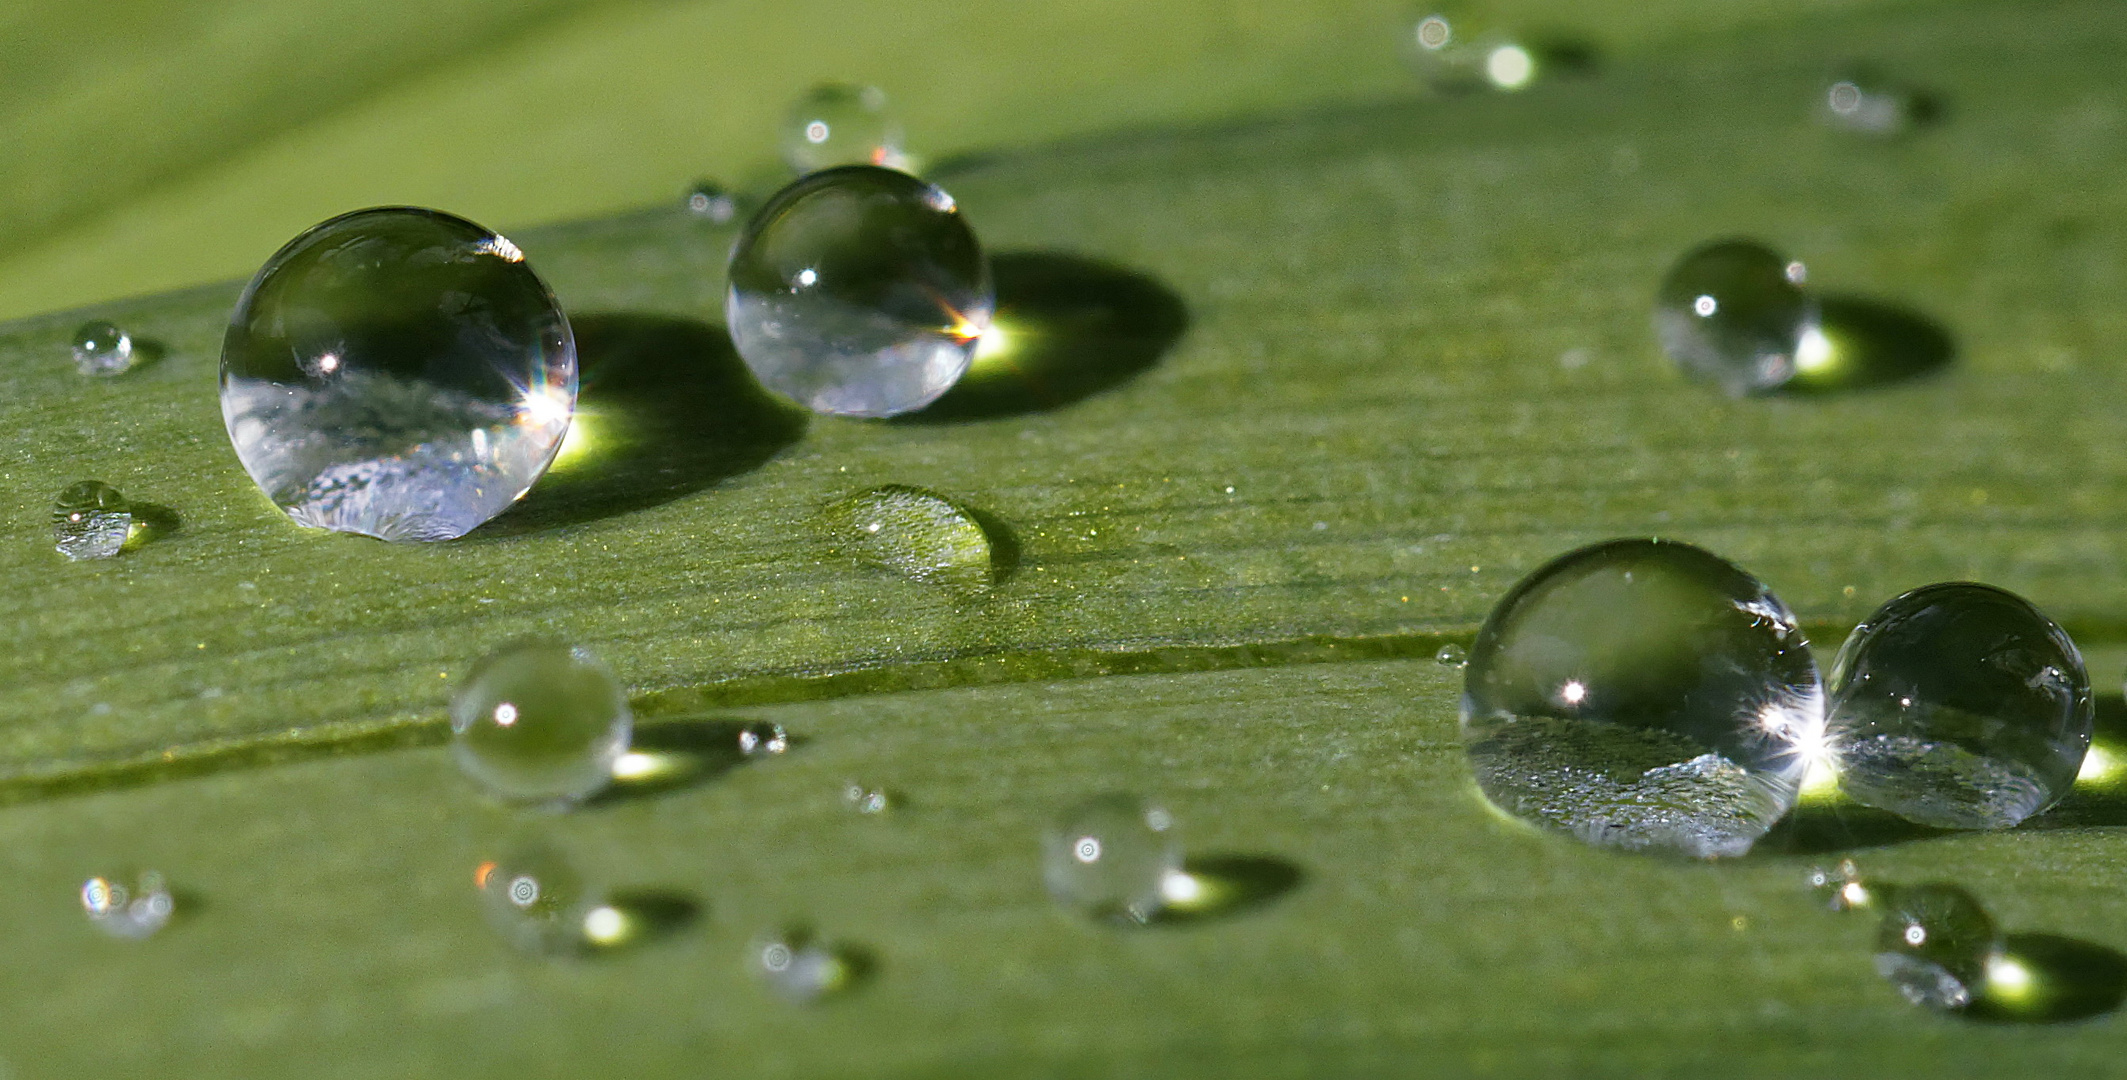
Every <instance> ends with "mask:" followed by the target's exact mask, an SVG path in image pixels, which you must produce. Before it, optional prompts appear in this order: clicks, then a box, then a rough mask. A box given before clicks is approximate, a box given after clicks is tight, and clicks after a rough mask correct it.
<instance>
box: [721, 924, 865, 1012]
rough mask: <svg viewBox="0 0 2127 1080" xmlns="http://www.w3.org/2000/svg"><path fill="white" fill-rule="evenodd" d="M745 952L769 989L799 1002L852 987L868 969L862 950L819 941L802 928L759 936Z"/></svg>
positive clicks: (862, 978) (816, 998)
mask: <svg viewBox="0 0 2127 1080" xmlns="http://www.w3.org/2000/svg"><path fill="white" fill-rule="evenodd" d="M746 955H747V959H748V966H750V967H752V969H753V971H754V973H755V974H756V975H759V976H760V977H761V979H762V981H764V982H766V983H767V984H768V987H769V989H771V990H774V991H775V992H776V993H777V994H778V995H780V996H782V997H784V998H786V999H788V1000H790V1001H793V1002H796V1003H798V1004H801V1005H802V1004H807V1003H810V1002H813V1001H818V1000H819V999H821V998H823V997H829V996H832V995H835V994H839V993H842V992H844V991H847V990H850V989H853V988H855V987H856V986H857V984H859V983H860V982H862V981H863V980H864V978H865V977H866V976H867V975H869V974H870V971H871V968H872V962H871V957H870V954H869V953H867V952H865V951H864V950H862V949H858V948H855V947H853V946H849V945H842V944H835V943H830V942H823V941H820V940H818V939H817V938H815V937H814V936H813V934H812V933H811V931H808V930H802V929H800V930H791V931H787V932H784V933H779V934H771V935H767V936H765V937H762V938H759V939H757V940H755V941H754V942H753V944H751V945H749V946H747V950H746Z"/></svg>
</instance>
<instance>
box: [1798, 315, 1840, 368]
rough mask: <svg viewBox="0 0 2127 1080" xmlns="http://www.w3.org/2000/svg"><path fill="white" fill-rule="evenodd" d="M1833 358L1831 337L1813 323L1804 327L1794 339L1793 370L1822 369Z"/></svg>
mask: <svg viewBox="0 0 2127 1080" xmlns="http://www.w3.org/2000/svg"><path fill="white" fill-rule="evenodd" d="M1833 358H1834V356H1833V351H1832V339H1831V338H1830V337H1827V336H1826V335H1825V333H1824V331H1823V330H1821V329H1818V328H1817V326H1816V325H1815V324H1811V325H1809V326H1806V327H1804V328H1803V329H1802V336H1801V337H1800V338H1798V339H1796V341H1795V370H1796V371H1802V372H1810V371H1822V370H1824V369H1825V368H1828V367H1830V366H1832V360H1833Z"/></svg>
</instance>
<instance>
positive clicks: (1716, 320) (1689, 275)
mask: <svg viewBox="0 0 2127 1080" xmlns="http://www.w3.org/2000/svg"><path fill="white" fill-rule="evenodd" d="M1804 278H1805V272H1804V270H1803V267H1802V264H1801V263H1798V262H1792V261H1789V260H1788V259H1785V258H1782V257H1781V256H1780V255H1778V254H1776V253H1775V252H1773V251H1772V249H1770V248H1767V247H1766V246H1765V245H1763V244H1760V243H1757V242H1756V241H1753V240H1717V241H1715V242H1713V243H1710V244H1705V245H1702V246H1700V247H1697V248H1694V249H1692V250H1691V251H1690V252H1689V253H1687V254H1686V255H1685V256H1684V257H1683V258H1682V259H1679V260H1678V261H1677V264H1676V266H1675V267H1674V268H1672V269H1671V270H1670V271H1669V275H1668V276H1667V277H1665V278H1663V279H1662V285H1661V290H1660V291H1659V292H1658V293H1657V294H1656V296H1655V302H1654V330H1655V334H1656V336H1657V337H1659V338H1660V339H1661V343H1662V350H1663V351H1664V352H1666V353H1668V354H1669V358H1670V359H1671V360H1674V361H1676V362H1677V364H1678V365H1679V366H1681V367H1682V368H1683V369H1684V371H1685V373H1686V374H1689V375H1691V376H1692V377H1694V378H1698V379H1703V380H1705V381H1708V382H1711V383H1714V384H1716V385H1718V386H1720V387H1721V388H1722V389H1724V390H1726V391H1727V392H1728V393H1730V394H1732V395H1735V396H1737V397H1741V396H1742V395H1745V394H1753V393H1763V392H1765V391H1768V390H1774V389H1778V388H1779V387H1781V386H1783V385H1785V384H1786V383H1787V381H1788V380H1789V379H1792V378H1794V375H1795V354H1796V350H1797V349H1798V348H1800V347H1801V345H1802V341H1803V336H1804V334H1806V333H1808V332H1809V331H1810V330H1812V329H1814V328H1815V326H1816V324H1817V305H1816V302H1815V301H1814V300H1812V299H1810V297H1809V295H1808V294H1807V293H1805V292H1803V291H1802V282H1803V281H1804Z"/></svg>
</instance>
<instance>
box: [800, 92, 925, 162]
mask: <svg viewBox="0 0 2127 1080" xmlns="http://www.w3.org/2000/svg"><path fill="white" fill-rule="evenodd" d="M782 142H783V160H784V161H785V162H787V163H789V165H790V167H791V168H792V169H795V170H796V171H798V172H799V173H813V172H818V171H820V170H822V169H832V168H835V167H836V166H839V165H883V166H886V167H889V168H901V167H904V166H905V165H907V163H908V162H907V158H906V157H905V156H904V155H903V154H902V152H901V124H900V122H899V121H898V120H896V119H895V118H894V115H893V113H892V112H890V111H889V110H888V109H887V106H886V94H885V93H884V92H883V91H881V90H880V89H879V88H878V87H875V86H852V85H849V84H847V83H827V84H825V85H822V86H818V87H814V88H813V89H812V90H811V91H810V92H808V93H807V94H806V95H805V96H804V97H801V98H799V99H798V100H797V102H796V103H795V104H793V105H792V106H791V107H790V114H789V115H788V116H787V117H786V118H785V119H784V121H783V139H782Z"/></svg>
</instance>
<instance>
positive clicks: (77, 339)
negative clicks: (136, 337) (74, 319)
mask: <svg viewBox="0 0 2127 1080" xmlns="http://www.w3.org/2000/svg"><path fill="white" fill-rule="evenodd" d="M74 366H75V367H76V368H78V369H80V371H81V373H82V374H83V375H118V374H121V373H123V372H125V371H128V370H130V369H131V368H132V367H133V337H132V335H130V334H128V333H126V332H125V331H124V330H122V329H120V328H119V326H118V324H116V323H112V322H105V321H103V320H101V319H98V320H95V321H93V322H85V323H82V324H81V328H80V329H78V330H76V331H74Z"/></svg>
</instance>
